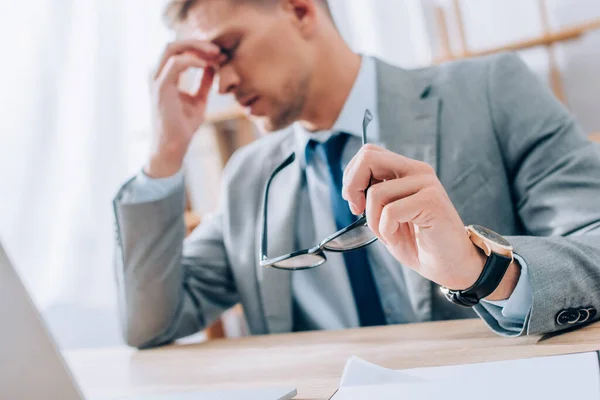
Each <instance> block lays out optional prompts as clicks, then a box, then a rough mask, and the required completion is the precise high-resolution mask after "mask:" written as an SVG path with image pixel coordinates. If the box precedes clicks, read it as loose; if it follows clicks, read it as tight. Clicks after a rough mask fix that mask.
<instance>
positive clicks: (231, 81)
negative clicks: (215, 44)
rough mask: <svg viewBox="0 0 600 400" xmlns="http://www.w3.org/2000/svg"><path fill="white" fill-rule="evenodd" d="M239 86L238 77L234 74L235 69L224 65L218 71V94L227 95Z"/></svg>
mask: <svg viewBox="0 0 600 400" xmlns="http://www.w3.org/2000/svg"><path fill="white" fill-rule="evenodd" d="M239 84H240V77H239V76H238V74H237V73H236V72H235V69H234V68H233V67H232V66H230V65H226V66H224V67H221V69H219V93H220V94H227V93H231V92H233V91H235V89H236V88H237V87H238V86H239Z"/></svg>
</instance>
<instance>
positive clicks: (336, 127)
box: [292, 56, 379, 167]
mask: <svg viewBox="0 0 600 400" xmlns="http://www.w3.org/2000/svg"><path fill="white" fill-rule="evenodd" d="M376 81H377V71H376V68H375V60H374V59H373V58H371V57H367V56H363V57H362V59H361V64H360V70H359V71H358V75H357V77H356V80H355V81H354V85H353V86H352V89H351V90H350V94H349V95H348V98H347V99H346V102H345V103H344V107H342V111H341V112H340V115H339V117H338V119H337V120H336V121H335V123H334V124H333V128H332V129H331V130H327V131H317V132H309V131H307V130H306V129H305V128H304V127H303V126H302V125H301V124H300V123H299V122H295V123H294V124H293V125H292V128H293V130H294V135H295V138H296V154H298V155H301V156H300V157H298V159H299V161H300V162H301V165H302V167H304V166H306V159H305V157H304V151H305V149H306V145H307V144H308V141H309V140H311V139H313V140H316V141H318V142H325V141H326V140H327V139H329V137H331V135H332V134H333V133H335V132H346V133H348V134H350V135H352V136H356V137H359V138H362V119H363V116H364V113H365V109H367V108H368V109H369V110H370V111H371V113H372V114H373V121H372V122H371V124H372V125H376V126H378V125H379V123H378V120H377V117H378V115H377V114H378V113H377V84H376ZM370 141H371V140H370Z"/></svg>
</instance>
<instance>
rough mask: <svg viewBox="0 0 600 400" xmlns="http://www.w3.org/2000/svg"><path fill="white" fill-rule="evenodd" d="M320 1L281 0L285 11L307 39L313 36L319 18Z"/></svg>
mask: <svg viewBox="0 0 600 400" xmlns="http://www.w3.org/2000/svg"><path fill="white" fill-rule="evenodd" d="M318 1H320V0H281V6H282V7H283V10H284V11H285V12H286V13H287V14H288V15H289V16H290V18H291V19H292V21H293V23H294V25H295V26H296V27H297V28H298V29H299V31H300V32H301V34H302V35H303V36H305V37H308V36H312V34H313V33H314V31H315V27H316V24H317V18H318V11H319V9H318V7H319V5H318V4H317V2H318Z"/></svg>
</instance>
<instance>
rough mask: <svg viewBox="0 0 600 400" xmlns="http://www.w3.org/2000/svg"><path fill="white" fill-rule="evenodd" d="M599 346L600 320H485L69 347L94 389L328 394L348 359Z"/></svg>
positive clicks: (500, 356) (77, 369) (425, 361)
mask: <svg viewBox="0 0 600 400" xmlns="http://www.w3.org/2000/svg"><path fill="white" fill-rule="evenodd" d="M599 349H600V323H598V324H594V325H590V326H588V327H585V328H583V329H580V330H577V331H573V332H570V333H566V334H563V335H559V336H553V337H548V338H540V337H521V338H516V339H508V338H502V337H499V336H496V335H495V334H493V333H492V332H490V331H489V330H488V329H487V328H486V327H485V326H484V324H483V323H482V322H481V321H479V320H468V321H449V322H435V323H425V324H414V325H404V326H388V327H380V328H365V329H360V330H347V331H337V332H314V333H298V334H286V335H274V336H263V337H250V338H243V339H236V340H214V341H208V342H205V343H201V344H194V345H178V346H171V347H166V348H161V349H154V350H146V351H134V350H131V349H96V350H77V351H70V352H67V353H66V357H67V360H68V362H69V364H70V365H71V367H72V369H73V371H74V373H75V376H76V378H77V379H78V381H79V383H80V385H81V386H82V388H83V390H84V392H85V393H86V395H87V396H89V397H106V396H108V397H111V396H121V395H131V394H138V395H140V394H142V395H143V394H149V393H159V392H165V391H176V390H179V391H183V390H203V389H205V390H211V389H236V388H250V387H268V386H292V387H297V388H298V398H299V399H327V398H329V397H330V396H331V395H332V394H333V393H334V391H335V390H336V389H337V385H338V382H339V379H340V376H341V374H342V370H343V368H344V365H345V363H346V360H347V359H348V358H349V357H350V356H352V355H357V356H359V357H361V358H364V359H366V360H368V361H372V362H375V363H378V364H380V365H383V366H385V367H389V368H413V367H425V366H436V365H450V364H457V363H473V362H482V361H493V360H506V359H517V358H528V357H534V356H544V355H554V354H565V353H573V352H583V351H591V350H599Z"/></svg>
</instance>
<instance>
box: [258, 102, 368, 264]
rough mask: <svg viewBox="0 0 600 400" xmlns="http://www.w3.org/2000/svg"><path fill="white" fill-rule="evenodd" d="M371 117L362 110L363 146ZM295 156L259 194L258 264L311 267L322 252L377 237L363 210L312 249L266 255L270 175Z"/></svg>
mask: <svg viewBox="0 0 600 400" xmlns="http://www.w3.org/2000/svg"><path fill="white" fill-rule="evenodd" d="M372 120H373V115H371V112H370V111H369V110H365V116H364V118H363V123H362V128H363V132H362V144H363V146H364V145H365V144H366V143H367V127H368V126H369V123H370V122H371V121H372ZM295 159H296V154H295V153H292V154H291V155H290V156H289V157H288V158H287V159H286V160H285V161H284V162H283V163H281V164H280V165H279V166H278V167H277V168H275V170H274V171H273V173H272V174H271V177H270V178H269V180H268V181H267V185H266V187H265V193H264V197H263V198H264V200H263V233H262V247H261V254H260V265H261V266H263V267H273V268H278V269H285V270H302V269H309V268H315V267H318V266H320V265H322V264H323V263H325V261H327V256H326V255H325V251H331V252H336V253H342V252H346V251H351V250H356V249H360V248H362V247H365V246H368V245H370V244H371V243H373V242H374V241H376V240H377V237H376V236H375V234H374V233H373V231H371V229H370V228H369V227H368V226H367V216H366V215H365V214H364V213H363V214H362V215H361V216H360V217H359V218H358V219H357V220H356V221H355V222H353V223H352V224H350V225H348V226H347V227H345V228H343V229H341V230H339V231H337V232H336V233H334V234H333V235H331V236H329V237H327V238H325V239H324V240H323V241H322V242H321V243H320V244H318V245H317V246H315V247H313V248H310V249H304V250H298V251H295V252H293V253H289V254H285V255H282V256H279V257H275V258H269V257H267V249H268V244H267V237H268V235H267V204H268V201H267V199H268V196H269V188H270V186H271V182H272V181H273V178H275V176H276V175H277V174H278V173H279V172H281V171H282V170H283V169H284V168H285V167H287V166H288V165H290V164H291V163H292V162H294V160H295Z"/></svg>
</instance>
